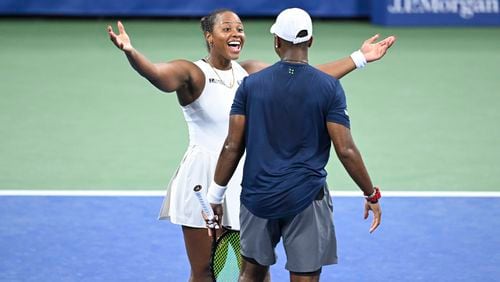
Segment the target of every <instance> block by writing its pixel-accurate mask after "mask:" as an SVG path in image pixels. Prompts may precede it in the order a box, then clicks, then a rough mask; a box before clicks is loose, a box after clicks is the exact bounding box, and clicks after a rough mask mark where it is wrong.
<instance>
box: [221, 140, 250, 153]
mask: <svg viewBox="0 0 500 282" xmlns="http://www.w3.org/2000/svg"><path fill="white" fill-rule="evenodd" d="M223 150H224V151H226V152H227V153H231V154H243V151H244V150H245V147H244V146H243V144H242V143H240V142H234V141H228V142H226V143H225V144H224V148H223Z"/></svg>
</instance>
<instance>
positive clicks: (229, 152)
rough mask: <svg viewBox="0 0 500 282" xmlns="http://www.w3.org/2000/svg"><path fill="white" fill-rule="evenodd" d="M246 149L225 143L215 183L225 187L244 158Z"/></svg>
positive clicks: (218, 163)
mask: <svg viewBox="0 0 500 282" xmlns="http://www.w3.org/2000/svg"><path fill="white" fill-rule="evenodd" d="M243 153H244V148H239V147H237V146H234V145H231V144H228V143H227V142H226V143H224V148H223V149H222V151H221V153H220V156H219V161H218V162H217V167H216V169H215V176H214V181H215V183H217V184H219V185H221V186H225V185H227V183H228V182H229V180H230V179H231V177H232V176H233V174H234V171H235V170H236V167H238V163H239V162H240V160H241V157H242V156H243Z"/></svg>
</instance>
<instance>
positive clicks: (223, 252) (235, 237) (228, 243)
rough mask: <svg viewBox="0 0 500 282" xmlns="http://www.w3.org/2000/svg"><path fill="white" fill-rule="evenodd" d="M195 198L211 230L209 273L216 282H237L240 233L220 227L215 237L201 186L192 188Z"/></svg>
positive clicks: (213, 218)
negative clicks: (220, 231) (219, 231)
mask: <svg viewBox="0 0 500 282" xmlns="http://www.w3.org/2000/svg"><path fill="white" fill-rule="evenodd" d="M193 190H194V192H195V194H196V198H197V199H198V201H199V202H200V205H201V208H202V210H203V212H204V213H205V215H206V217H207V226H208V228H211V229H212V251H211V255H210V271H211V272H212V279H213V281H216V282H226V281H227V282H233V281H238V277H239V275H240V269H241V254H240V232H239V231H237V230H232V229H231V227H230V226H222V233H220V236H217V232H216V229H215V226H216V224H217V223H216V221H215V216H214V212H213V210H212V207H211V206H210V204H209V203H208V200H207V198H206V196H205V194H204V193H203V192H202V191H201V190H202V187H201V185H196V186H195V187H194V189H193Z"/></svg>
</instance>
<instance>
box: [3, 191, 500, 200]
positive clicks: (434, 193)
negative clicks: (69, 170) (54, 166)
mask: <svg viewBox="0 0 500 282" xmlns="http://www.w3.org/2000/svg"><path fill="white" fill-rule="evenodd" d="M165 194H166V192H165V191H160V190H130V191H129V190H0V196H71V197H77V196H82V197H96V196H97V197H156V196H165ZM331 195H332V196H334V197H361V196H362V194H361V192H359V191H331ZM382 195H383V196H384V197H487V198H491V197H493V198H496V197H500V192H494V191H483V192H473V191H382Z"/></svg>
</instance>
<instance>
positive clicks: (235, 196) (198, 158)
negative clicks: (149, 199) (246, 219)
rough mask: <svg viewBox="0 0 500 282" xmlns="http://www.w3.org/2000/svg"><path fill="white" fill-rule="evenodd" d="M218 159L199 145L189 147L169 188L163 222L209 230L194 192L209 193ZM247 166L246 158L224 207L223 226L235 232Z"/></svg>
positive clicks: (239, 167) (242, 161)
mask: <svg viewBox="0 0 500 282" xmlns="http://www.w3.org/2000/svg"><path fill="white" fill-rule="evenodd" d="M218 157H219V153H218V152H217V153H215V152H210V151H208V150H206V149H204V148H203V147H201V146H199V145H191V146H189V148H188V150H187V152H186V153H185V154H184V157H183V158H182V162H181V164H180V165H179V167H178V168H177V170H176V172H175V174H174V176H173V177H172V179H171V180H170V183H169V185H168V188H167V195H166V196H165V199H164V200H163V204H162V207H161V210H160V216H159V218H160V219H169V220H170V221H171V222H172V223H175V224H179V225H184V226H190V227H205V226H206V224H205V221H204V220H203V217H202V215H201V206H200V203H199V202H198V200H197V198H196V196H195V194H194V192H193V188H194V187H195V186H196V185H201V186H202V192H203V193H205V194H206V193H207V189H208V186H209V185H210V183H211V182H212V181H213V179H214V174H215V166H216V165H217V159H218ZM243 163H244V160H243V158H242V160H241V162H240V165H238V168H237V169H236V171H235V173H234V175H233V177H232V178H231V181H229V183H228V189H227V191H226V198H225V200H224V203H223V208H224V216H223V219H222V224H223V225H224V226H230V227H231V229H235V230H239V229H240V221H239V214H240V192H241V179H242V175H243V174H242V168H243Z"/></svg>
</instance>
